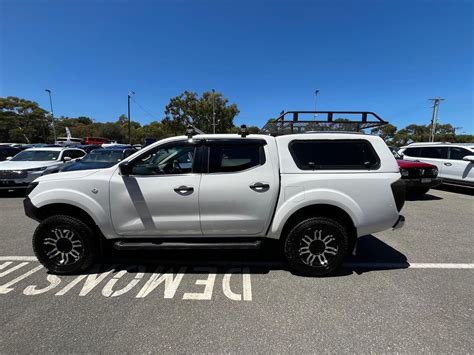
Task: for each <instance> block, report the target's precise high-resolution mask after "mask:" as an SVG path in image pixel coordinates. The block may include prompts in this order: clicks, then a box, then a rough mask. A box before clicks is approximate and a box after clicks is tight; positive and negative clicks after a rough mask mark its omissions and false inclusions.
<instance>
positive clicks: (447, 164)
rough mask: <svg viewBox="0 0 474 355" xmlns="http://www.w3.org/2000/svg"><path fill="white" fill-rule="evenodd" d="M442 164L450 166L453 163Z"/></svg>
mask: <svg viewBox="0 0 474 355" xmlns="http://www.w3.org/2000/svg"><path fill="white" fill-rule="evenodd" d="M444 165H446V166H451V165H453V164H451V163H444Z"/></svg>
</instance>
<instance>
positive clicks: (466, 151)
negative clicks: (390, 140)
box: [399, 143, 474, 187]
mask: <svg viewBox="0 0 474 355" xmlns="http://www.w3.org/2000/svg"><path fill="white" fill-rule="evenodd" d="M399 153H400V154H402V155H403V159H405V160H412V161H413V160H414V161H421V162H425V163H430V164H433V165H436V167H437V168H438V177H439V178H441V180H442V182H443V183H444V184H454V185H462V186H469V187H474V143H412V144H410V145H407V146H404V147H401V148H400V150H399Z"/></svg>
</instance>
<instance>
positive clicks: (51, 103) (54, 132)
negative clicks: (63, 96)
mask: <svg viewBox="0 0 474 355" xmlns="http://www.w3.org/2000/svg"><path fill="white" fill-rule="evenodd" d="M44 91H46V92H47V93H48V95H49V107H50V109H51V111H50V113H51V123H52V126H53V137H54V142H53V143H56V128H55V127H54V112H53V99H52V98H51V90H49V89H45V90H44Z"/></svg>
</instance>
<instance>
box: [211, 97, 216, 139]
mask: <svg viewBox="0 0 474 355" xmlns="http://www.w3.org/2000/svg"><path fill="white" fill-rule="evenodd" d="M215 93H216V91H215V90H214V89H212V132H213V134H216V109H215V103H216V102H215V101H216V97H215Z"/></svg>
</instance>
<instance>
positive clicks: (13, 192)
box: [0, 190, 26, 198]
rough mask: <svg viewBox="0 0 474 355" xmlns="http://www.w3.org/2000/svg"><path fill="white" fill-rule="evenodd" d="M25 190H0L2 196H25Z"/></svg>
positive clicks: (0, 196)
mask: <svg viewBox="0 0 474 355" xmlns="http://www.w3.org/2000/svg"><path fill="white" fill-rule="evenodd" d="M25 192H26V191H25V190H0V198H13V197H19V198H25Z"/></svg>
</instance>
